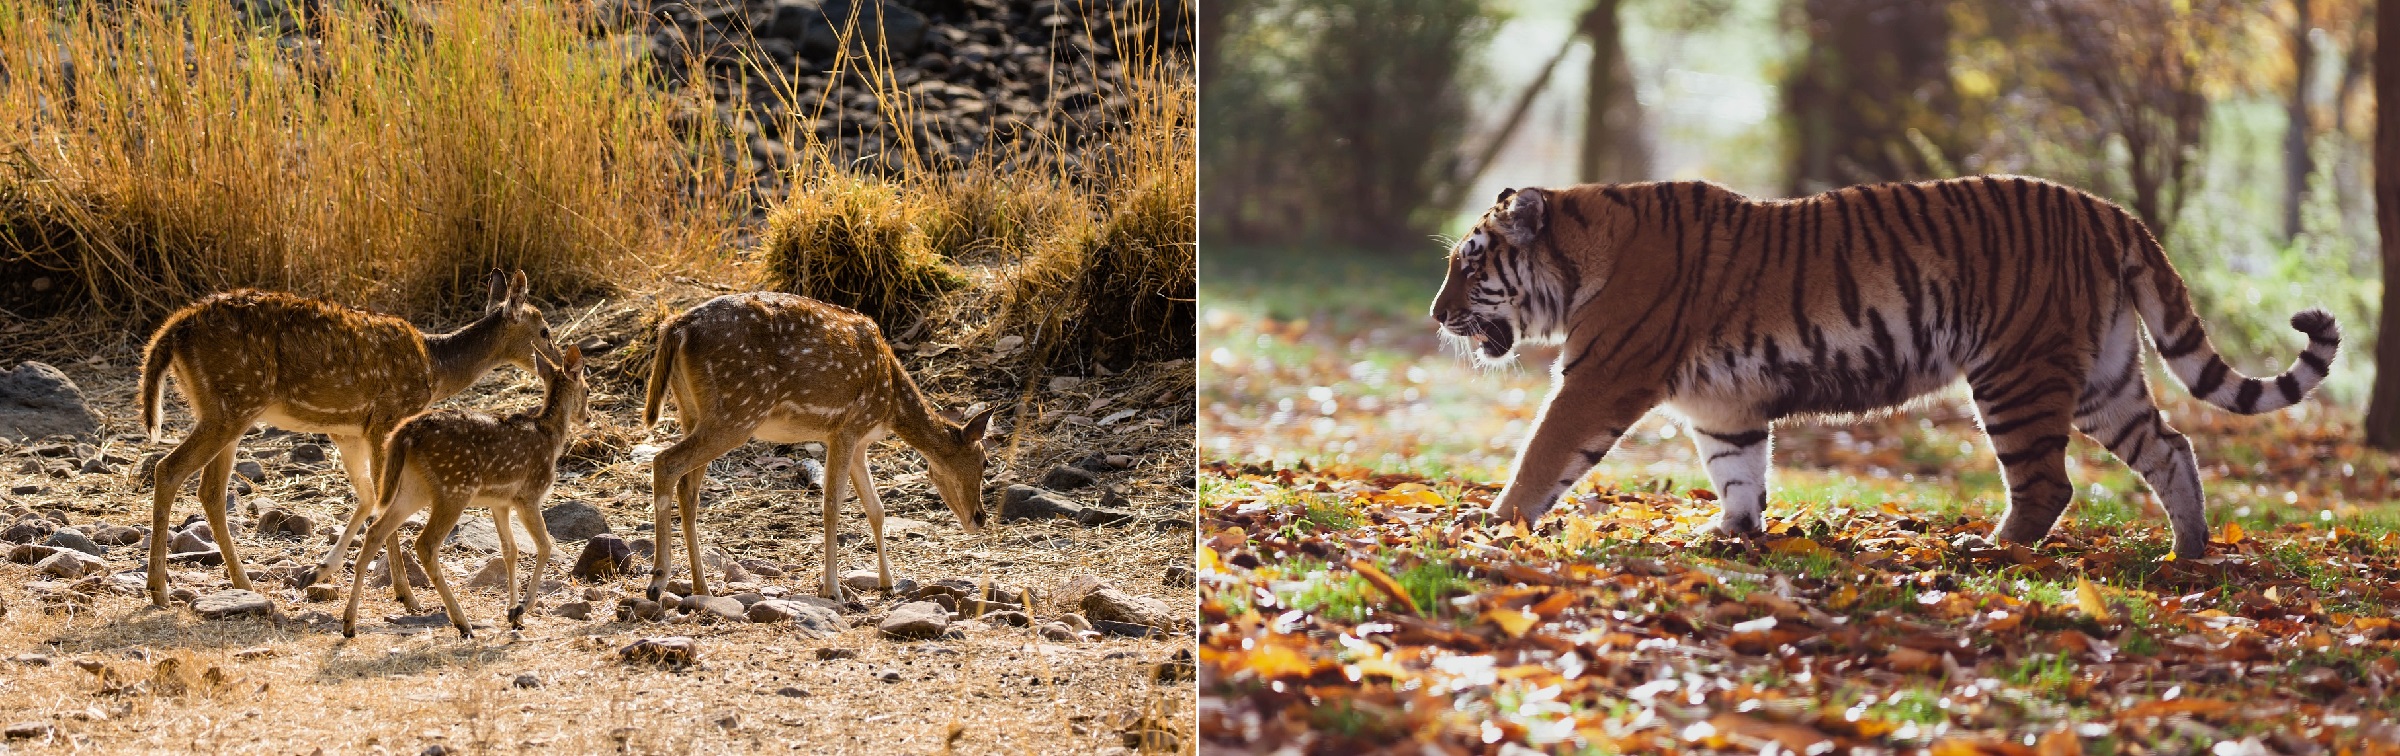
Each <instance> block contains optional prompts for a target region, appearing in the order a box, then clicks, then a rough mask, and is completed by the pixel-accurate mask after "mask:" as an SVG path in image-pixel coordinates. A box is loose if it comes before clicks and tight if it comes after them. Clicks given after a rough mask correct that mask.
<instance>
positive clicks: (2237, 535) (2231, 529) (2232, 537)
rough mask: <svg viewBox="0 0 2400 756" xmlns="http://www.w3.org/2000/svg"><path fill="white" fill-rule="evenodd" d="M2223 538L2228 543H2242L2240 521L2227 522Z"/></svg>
mask: <svg viewBox="0 0 2400 756" xmlns="http://www.w3.org/2000/svg"><path fill="white" fill-rule="evenodd" d="M2222 540H2224V542H2225V543H2226V544H2228V545H2231V544H2236V543H2241V542H2242V524H2241V523H2238V522H2227V523H2225V534H2224V536H2222Z"/></svg>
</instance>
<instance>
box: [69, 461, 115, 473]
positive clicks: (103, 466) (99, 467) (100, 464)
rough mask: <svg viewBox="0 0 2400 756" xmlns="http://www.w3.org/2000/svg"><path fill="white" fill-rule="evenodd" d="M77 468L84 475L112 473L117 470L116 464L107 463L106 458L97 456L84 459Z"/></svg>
mask: <svg viewBox="0 0 2400 756" xmlns="http://www.w3.org/2000/svg"><path fill="white" fill-rule="evenodd" d="M77 469H78V471H80V472H82V473H83V474H85V475H113V474H116V472H117V466H116V465H112V464H109V463H108V460H105V459H101V458H99V457H93V458H91V459H87V460H84V461H83V466H82V467H80V468H77Z"/></svg>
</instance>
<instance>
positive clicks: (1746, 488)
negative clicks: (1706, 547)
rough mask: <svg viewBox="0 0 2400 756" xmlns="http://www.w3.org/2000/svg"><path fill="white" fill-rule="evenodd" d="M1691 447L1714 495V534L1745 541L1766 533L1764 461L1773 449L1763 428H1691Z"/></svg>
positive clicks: (1763, 426)
mask: <svg viewBox="0 0 2400 756" xmlns="http://www.w3.org/2000/svg"><path fill="white" fill-rule="evenodd" d="M1691 431H1692V446H1694V447H1696V448H1697V449H1699V451H1700V459H1701V463H1702V464H1703V465H1706V466H1707V468H1708V484H1709V485H1710V486H1711V487H1714V488H1715V489H1716V492H1717V506H1718V508H1719V511H1718V514H1717V523H1716V526H1715V527H1714V530H1716V532H1717V533H1719V534H1722V535H1727V536H1736V537H1746V536H1754V535H1758V534H1759V533H1761V532H1764V531H1765V530H1766V511H1767V459H1768V456H1769V449H1770V448H1771V447H1772V446H1773V445H1774V444H1773V441H1772V440H1771V437H1770V436H1769V435H1768V433H1769V431H1768V429H1767V427H1766V426H1765V425H1763V424H1761V425H1760V426H1758V427H1756V428H1741V429H1738V430H1731V431H1728V430H1725V429H1722V428H1700V427H1696V426H1695V427H1693V428H1692V429H1691Z"/></svg>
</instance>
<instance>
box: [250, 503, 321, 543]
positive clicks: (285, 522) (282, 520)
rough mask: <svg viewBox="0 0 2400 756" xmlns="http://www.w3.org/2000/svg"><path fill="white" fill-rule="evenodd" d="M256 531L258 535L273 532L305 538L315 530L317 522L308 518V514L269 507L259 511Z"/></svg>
mask: <svg viewBox="0 0 2400 756" xmlns="http://www.w3.org/2000/svg"><path fill="white" fill-rule="evenodd" d="M257 532H258V533H259V534H260V535H265V534H268V533H275V534H281V535H289V536H299V537H301V538H307V537H308V536H309V535H310V534H313V533H315V532H317V523H316V521H314V520H310V519H309V518H308V515H303V514H293V513H291V512H286V511H283V510H281V509H269V510H267V511H265V512H261V513H259V515H258V530H257Z"/></svg>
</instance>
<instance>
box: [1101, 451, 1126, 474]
mask: <svg viewBox="0 0 2400 756" xmlns="http://www.w3.org/2000/svg"><path fill="white" fill-rule="evenodd" d="M1101 459H1102V461H1105V462H1107V463H1108V466H1109V467H1111V468H1114V469H1118V470H1126V469H1131V468H1132V467H1133V458H1132V457H1128V456H1125V455H1123V454H1111V455H1108V456H1106V457H1102V458H1101Z"/></svg>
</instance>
